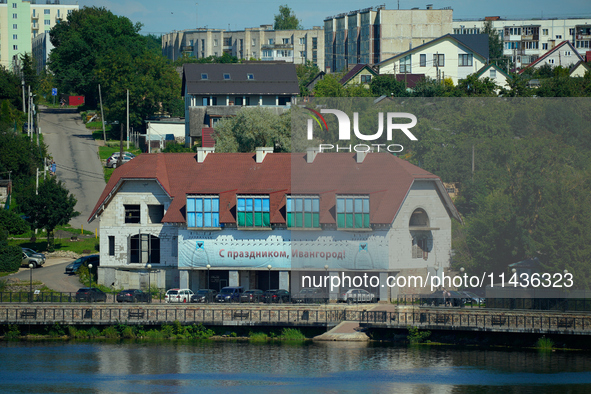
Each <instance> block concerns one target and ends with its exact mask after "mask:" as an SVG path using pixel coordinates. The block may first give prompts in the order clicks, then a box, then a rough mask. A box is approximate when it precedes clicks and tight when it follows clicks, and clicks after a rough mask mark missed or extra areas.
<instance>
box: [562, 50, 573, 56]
mask: <svg viewBox="0 0 591 394" xmlns="http://www.w3.org/2000/svg"><path fill="white" fill-rule="evenodd" d="M571 55H572V52H571V51H564V56H571Z"/></svg>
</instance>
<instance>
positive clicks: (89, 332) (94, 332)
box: [86, 327, 101, 338]
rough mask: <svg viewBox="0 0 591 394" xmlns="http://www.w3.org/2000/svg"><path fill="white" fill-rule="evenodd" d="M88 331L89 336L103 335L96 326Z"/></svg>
mask: <svg viewBox="0 0 591 394" xmlns="http://www.w3.org/2000/svg"><path fill="white" fill-rule="evenodd" d="M86 333H87V334H88V337H89V338H96V337H98V336H100V335H101V332H100V331H99V330H98V328H96V327H91V328H90V330H88V331H87V332H86Z"/></svg>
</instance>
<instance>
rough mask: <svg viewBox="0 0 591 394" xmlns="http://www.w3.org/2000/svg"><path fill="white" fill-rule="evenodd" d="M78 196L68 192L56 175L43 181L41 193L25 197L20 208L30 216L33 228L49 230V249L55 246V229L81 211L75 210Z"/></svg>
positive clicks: (40, 187)
mask: <svg viewBox="0 0 591 394" xmlns="http://www.w3.org/2000/svg"><path fill="white" fill-rule="evenodd" d="M75 206H76V198H75V197H74V196H73V195H72V194H70V193H69V192H68V190H67V189H66V188H65V187H64V185H63V184H62V182H61V181H59V182H58V181H57V180H56V179H55V178H54V177H50V178H49V179H47V180H45V181H43V182H41V184H40V185H39V193H38V194H37V195H35V194H34V193H32V194H31V195H30V196H28V197H26V198H23V199H22V201H21V205H20V208H21V210H22V212H23V213H25V214H26V215H27V216H29V218H30V219H29V220H30V222H31V223H32V226H33V228H36V229H45V230H46V231H47V241H48V250H50V249H52V248H53V242H52V240H53V230H54V229H55V228H56V227H57V226H60V225H64V224H67V223H68V222H69V221H70V219H71V218H73V217H75V216H78V215H79V214H80V213H79V212H76V211H74V207H75Z"/></svg>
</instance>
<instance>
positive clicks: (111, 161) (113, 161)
mask: <svg viewBox="0 0 591 394" xmlns="http://www.w3.org/2000/svg"><path fill="white" fill-rule="evenodd" d="M134 157H135V155H134V154H133V153H129V152H123V158H122V159H121V164H125V163H127V162H128V161H130V160H131V159H133V158H134ZM118 159H119V152H115V153H113V154H112V155H111V157H109V158H108V159H107V163H106V167H107V168H116V167H117V160H118Z"/></svg>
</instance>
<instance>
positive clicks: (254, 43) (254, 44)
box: [252, 38, 257, 47]
mask: <svg viewBox="0 0 591 394" xmlns="http://www.w3.org/2000/svg"><path fill="white" fill-rule="evenodd" d="M256 44H257V39H256V38H253V39H252V46H253V47H254V46H256Z"/></svg>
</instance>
